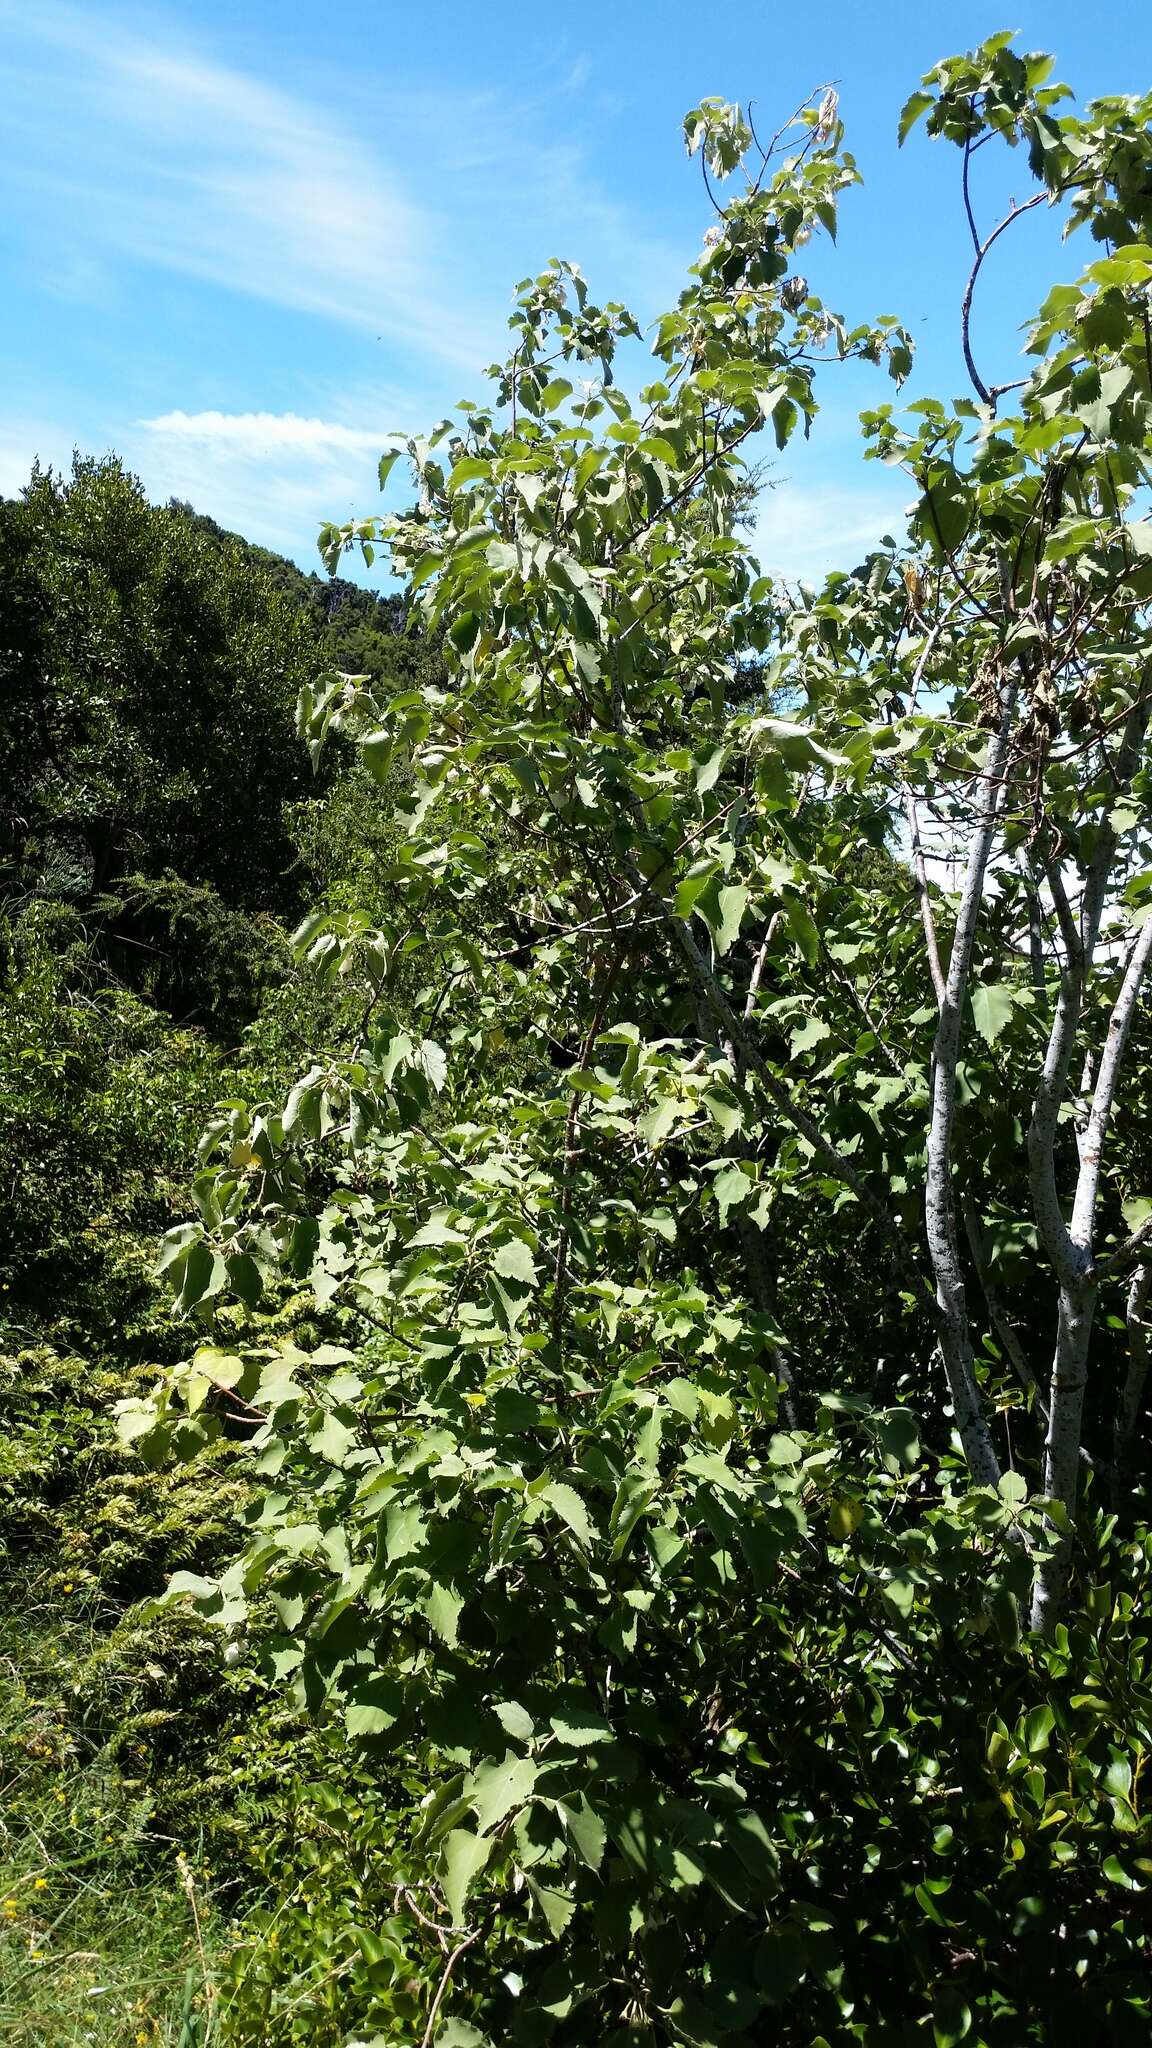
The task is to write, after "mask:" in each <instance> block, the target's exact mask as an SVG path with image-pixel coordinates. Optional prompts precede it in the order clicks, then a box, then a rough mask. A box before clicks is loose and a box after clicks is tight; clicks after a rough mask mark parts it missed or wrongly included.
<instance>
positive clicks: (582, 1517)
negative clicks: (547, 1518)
mask: <svg viewBox="0 0 1152 2048" xmlns="http://www.w3.org/2000/svg"><path fill="white" fill-rule="evenodd" d="M539 1498H540V1500H542V1501H547V1503H548V1505H549V1507H552V1508H555V1510H556V1513H557V1514H558V1515H559V1517H560V1519H561V1521H562V1522H566V1523H567V1525H568V1527H569V1528H570V1529H571V1531H572V1534H573V1535H574V1536H576V1537H578V1538H579V1540H580V1542H581V1543H582V1544H583V1545H584V1548H585V1550H591V1548H592V1545H593V1543H594V1541H595V1534H596V1532H595V1530H594V1529H593V1527H592V1523H591V1522H590V1520H589V1518H588V1510H587V1508H586V1507H585V1505H584V1502H583V1501H582V1500H581V1498H580V1495H579V1494H578V1493H577V1491H576V1489H575V1487H574V1486H567V1485H565V1483H564V1481H563V1480H562V1479H553V1480H550V1481H549V1483H548V1485H547V1486H546V1487H545V1488H544V1489H543V1491H542V1493H541V1494H540V1495H539Z"/></svg>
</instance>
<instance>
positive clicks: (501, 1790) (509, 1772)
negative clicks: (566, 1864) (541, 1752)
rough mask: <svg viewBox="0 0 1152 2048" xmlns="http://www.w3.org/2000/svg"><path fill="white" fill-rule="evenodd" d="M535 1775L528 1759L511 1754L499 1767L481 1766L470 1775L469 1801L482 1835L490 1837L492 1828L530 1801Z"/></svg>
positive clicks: (532, 1764)
mask: <svg viewBox="0 0 1152 2048" xmlns="http://www.w3.org/2000/svg"><path fill="white" fill-rule="evenodd" d="M537 1775H538V1773H537V1767H536V1765H535V1764H534V1763H533V1762H532V1759H531V1758H530V1757H526V1756H514V1755H513V1753H512V1751H511V1750H509V1751H508V1753H507V1755H506V1756H505V1757H504V1759H503V1761H502V1762H501V1763H494V1762H491V1761H490V1762H487V1763H482V1764H480V1765H479V1767H478V1768H477V1769H476V1770H475V1771H473V1773H472V1778H471V1781H470V1784H469V1787H468V1798H469V1799H470V1800H471V1802H472V1807H473V1810H474V1812H475V1815H476V1826H477V1828H478V1830H479V1832H480V1833H481V1834H482V1835H488V1834H491V1832H492V1829H493V1828H495V1827H499V1825H500V1822H501V1821H502V1820H503V1819H504V1818H505V1816H506V1815H507V1814H509V1813H511V1811H512V1809H513V1807H517V1806H523V1804H524V1802H525V1800H526V1799H528V1798H530V1797H531V1794H532V1788H533V1786H534V1785H535V1783H536V1778H537Z"/></svg>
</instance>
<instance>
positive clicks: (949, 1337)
mask: <svg viewBox="0 0 1152 2048" xmlns="http://www.w3.org/2000/svg"><path fill="white" fill-rule="evenodd" d="M1016 696H1017V685H1016V683H1015V682H1014V681H1011V682H1006V684H1005V689H1004V704H1003V709H1002V711H1001V714H1000V724H999V727H998V728H997V731H996V732H995V733H994V734H993V737H992V739H991V741H990V743H989V747H988V755H987V759H986V761H985V764H984V770H983V774H982V776H981V785H982V786H981V790H980V797H979V806H978V809H977V814H976V825H975V830H974V832H973V836H972V843H971V847H970V850H969V854H968V866H967V870H966V872H965V876H964V885H963V888H962V890H961V894H960V907H959V910H958V912H957V916H956V930H955V934H954V936H953V939H952V951H951V954H950V956H949V961H948V973H947V975H946V977H945V982H944V990H943V994H942V995H941V997H940V1003H939V1020H938V1022H937V1025H936V1039H935V1043H934V1045H933V1048H932V1112H931V1120H930V1122H929V1126H928V1173H927V1184H926V1188H925V1197H924V1221H925V1226H926V1231H927V1237H928V1252H929V1256H930V1258H931V1260H932V1271H933V1274H934V1276H935V1280H936V1299H937V1302H938V1303H939V1307H940V1326H939V1339H940V1353H941V1356H942V1358H943V1360H944V1370H945V1372H946V1373H947V1375H948V1387H949V1391H950V1393H951V1396H952V1412H953V1415H954V1416H955V1420H956V1430H957V1434H958V1436H959V1438H960V1442H961V1444H962V1445H963V1447H964V1456H965V1458H966V1459H967V1461H968V1469H969V1471H970V1472H971V1474H972V1477H973V1479H974V1480H975V1481H976V1484H977V1486H995V1485H996V1483H997V1481H998V1480H999V1477H1000V1465H999V1460H998V1459H997V1456H996V1452H995V1449H994V1447H993V1443H992V1437H991V1433H990V1431H989V1428H988V1423H987V1420H986V1418H985V1415H984V1411H983V1407H982V1405H981V1401H980V1389H979V1387H978V1386H977V1383H976V1365H975V1360H974V1357H973V1353H972V1329H971V1324H970V1322H969V1319H968V1303H967V1298H966V1295H965V1290H964V1265H963V1260H962V1258H961V1255H960V1237H959V1232H958V1230H957V1227H956V1199H955V1191H954V1187H953V1158H952V1132H953V1126H954V1124H955V1120H956V1066H957V1062H958V1060H959V1057H960V1039H961V1031H962V1027H963V1017H964V1003H965V999H966V997H967V993H968V976H969V972H970V970H971V966H972V949H973V947H974V945H975V942H976V928H977V924H978V922H979V917H980V910H981V906H982V904H983V901H984V878H985V875H986V873H987V869H988V860H989V856H990V854H991V851H992V841H993V838H994V836H995V831H996V820H997V817H998V815H999V810H1000V797H1001V789H1002V782H1003V774H1004V767H1005V763H1006V761H1007V758H1008V747H1009V742H1010V739H1011V734H1012V726H1013V722H1014V720H1015V715H1016Z"/></svg>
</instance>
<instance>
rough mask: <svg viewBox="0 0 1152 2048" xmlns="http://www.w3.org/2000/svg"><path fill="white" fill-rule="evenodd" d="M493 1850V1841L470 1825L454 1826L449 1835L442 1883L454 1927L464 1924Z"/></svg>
mask: <svg viewBox="0 0 1152 2048" xmlns="http://www.w3.org/2000/svg"><path fill="white" fill-rule="evenodd" d="M491 1853H492V1844H491V1842H488V1841H485V1840H483V1838H482V1837H481V1836H480V1835H474V1834H473V1833H472V1830H471V1829H470V1828H453V1829H452V1832H451V1834H449V1835H447V1836H446V1837H445V1840H444V1847H443V1850H442V1852H441V1855H442V1871H443V1875H442V1877H441V1880H440V1884H441V1889H442V1890H443V1893H444V1899H445V1903H446V1904H447V1907H448V1912H449V1914H450V1916H451V1919H452V1925H453V1926H454V1927H460V1926H462V1925H463V1921H464V1905H465V1901H466V1899H467V1897H468V1894H469V1892H470V1891H471V1889H472V1886H473V1885H474V1884H475V1882H476V1879H477V1878H478V1877H479V1875H480V1872H481V1871H482V1870H483V1868H484V1866H485V1864H486V1863H487V1861H488V1858H489V1856H490V1855H491Z"/></svg>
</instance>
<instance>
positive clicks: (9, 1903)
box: [3, 1899, 20, 1920]
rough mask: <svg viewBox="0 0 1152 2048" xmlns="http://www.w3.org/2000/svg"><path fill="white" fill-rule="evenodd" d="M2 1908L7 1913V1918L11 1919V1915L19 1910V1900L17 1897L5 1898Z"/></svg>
mask: <svg viewBox="0 0 1152 2048" xmlns="http://www.w3.org/2000/svg"><path fill="white" fill-rule="evenodd" d="M3 1909H4V1911H5V1913H7V1915H8V1918H9V1919H10V1920H11V1918H12V1917H13V1915H14V1914H15V1913H18V1912H19V1911H20V1901H19V1899H5V1900H4V1908H3Z"/></svg>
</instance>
